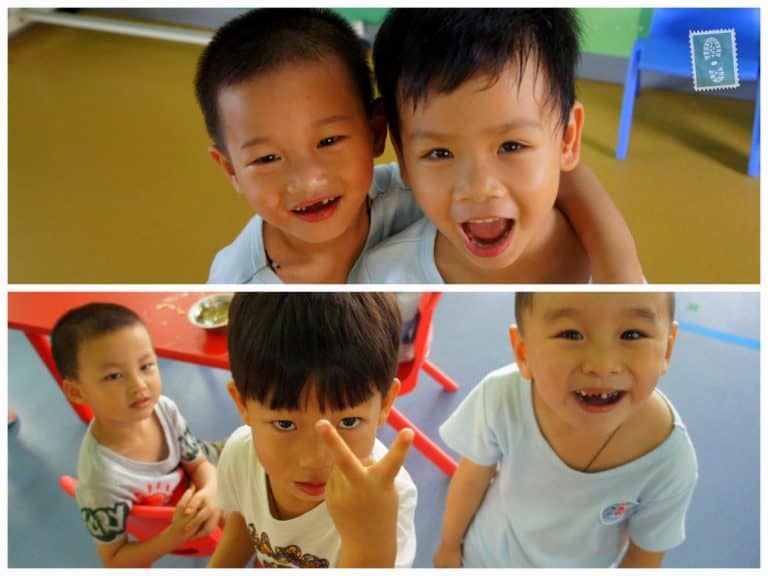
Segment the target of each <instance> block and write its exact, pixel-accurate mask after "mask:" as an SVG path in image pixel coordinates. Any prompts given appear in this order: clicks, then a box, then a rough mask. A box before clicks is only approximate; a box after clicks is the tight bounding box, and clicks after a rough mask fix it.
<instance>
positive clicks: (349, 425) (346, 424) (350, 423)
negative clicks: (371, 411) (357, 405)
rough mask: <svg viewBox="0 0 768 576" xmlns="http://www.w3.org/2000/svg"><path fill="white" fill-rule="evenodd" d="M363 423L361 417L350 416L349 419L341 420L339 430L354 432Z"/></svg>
mask: <svg viewBox="0 0 768 576" xmlns="http://www.w3.org/2000/svg"><path fill="white" fill-rule="evenodd" d="M362 421H363V419H362V418H360V417H359V416H348V417H347V418H342V419H341V420H339V428H341V429H342V430H353V429H354V428H357V427H358V426H359V425H360V422H362Z"/></svg>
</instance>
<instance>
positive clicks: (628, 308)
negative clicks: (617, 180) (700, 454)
mask: <svg viewBox="0 0 768 576" xmlns="http://www.w3.org/2000/svg"><path fill="white" fill-rule="evenodd" d="M515 309H516V318H517V326H514V325H513V326H512V327H511V328H510V339H511V343H512V348H513V350H514V354H515V359H516V361H517V365H514V364H513V365H509V366H506V367H503V368H500V369H498V370H496V371H494V372H491V373H490V374H489V375H488V376H486V378H485V379H484V380H483V381H482V382H481V383H480V384H479V385H478V386H477V387H476V388H475V389H473V390H472V391H471V392H470V393H469V395H468V396H467V397H466V398H465V399H464V401H463V402H462V403H461V405H460V406H459V407H458V408H457V409H456V411H455V412H454V414H453V415H452V416H451V417H450V418H449V419H448V420H447V421H446V422H445V423H444V424H443V425H442V426H441V428H440V434H441V436H442V437H443V440H445V442H446V443H447V444H448V445H449V446H450V447H451V448H453V449H454V450H456V451H457V452H459V453H460V454H461V461H460V463H459V466H458V469H457V470H456V473H455V474H454V476H453V478H452V479H451V485H450V487H449V489H448V496H447V502H446V508H445V513H444V517H443V532H442V539H441V543H440V547H439V549H438V550H437V552H436V554H435V565H436V566H438V567H458V566H461V565H463V566H468V567H497V568H499V567H502V568H519V567H548V568H566V567H569V568H596V567H609V566H620V567H646V568H651V567H658V566H660V565H661V563H662V560H663V558H664V554H665V552H666V551H667V550H669V549H671V548H674V547H675V546H678V545H679V544H680V543H682V542H683V540H684V539H685V515H686V511H687V509H688V505H689V504H690V501H691V497H692V494H693V490H694V488H695V485H696V482H697V478H698V471H697V462H696V454H695V452H694V449H693V445H692V444H691V440H690V438H689V436H688V433H687V431H686V428H685V425H684V424H683V422H682V420H681V418H680V415H679V414H678V413H677V411H676V410H675V408H674V407H673V406H672V403H671V402H670V401H669V399H668V398H667V397H666V396H665V395H664V394H662V393H661V391H660V390H658V389H657V384H658V381H659V379H660V377H661V376H662V375H663V374H664V373H666V371H667V368H668V367H669V361H670V358H671V355H672V347H673V344H674V342H675V338H676V335H677V323H675V322H674V295H673V294H663V293H649V292H646V293H617V292H614V293H609V294H601V293H567V292H563V293H536V294H530V293H522V294H517V296H516V302H515ZM469 429H474V433H468V430H469Z"/></svg>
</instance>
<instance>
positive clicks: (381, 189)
mask: <svg viewBox="0 0 768 576" xmlns="http://www.w3.org/2000/svg"><path fill="white" fill-rule="evenodd" d="M368 198H369V200H370V206H371V212H370V216H371V223H370V228H369V230H368V238H367V240H366V242H365V246H364V247H363V250H362V252H361V253H360V255H359V256H358V258H357V260H356V261H355V264H354V266H353V267H352V270H351V271H350V273H349V277H348V278H349V280H348V281H349V282H356V281H358V280H357V278H358V277H359V275H360V273H359V268H360V265H361V263H362V259H363V256H364V255H365V253H366V252H367V251H368V250H370V249H371V248H373V247H374V246H376V245H377V244H379V243H381V242H382V241H383V240H385V239H386V238H389V237H390V236H392V235H393V234H396V233H398V232H399V231H401V230H403V229H404V228H406V227H407V226H408V225H410V224H412V223H413V222H415V221H416V220H418V219H419V218H421V216H422V212H421V210H420V209H419V207H418V205H417V204H416V201H415V200H414V198H413V193H412V192H411V190H410V188H408V186H406V184H405V183H404V182H403V181H402V180H401V179H400V171H399V170H398V167H397V164H396V163H390V164H380V165H377V166H375V167H374V171H373V181H372V182H371V188H370V190H369V191H368ZM262 222H263V221H262V219H261V216H259V215H256V216H254V217H253V218H251V219H250V221H249V222H248V224H246V225H245V228H243V230H242V231H241V232H240V234H239V235H238V236H237V238H235V240H234V242H232V244H230V245H229V246H227V247H226V248H223V249H221V250H220V251H219V253H218V254H216V257H215V258H214V260H213V264H211V269H210V272H209V274H208V283H209V284H211V283H218V284H259V283H261V284H279V283H282V280H280V278H279V277H278V275H277V274H275V272H274V270H272V268H270V266H269V263H268V262H267V255H266V252H265V251H264V240H263V235H262Z"/></svg>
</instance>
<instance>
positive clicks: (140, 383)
mask: <svg viewBox="0 0 768 576" xmlns="http://www.w3.org/2000/svg"><path fill="white" fill-rule="evenodd" d="M129 378H130V383H131V393H132V394H136V393H138V392H144V391H145V390H147V389H148V388H149V383H148V382H147V381H146V379H145V378H144V377H143V375H141V374H131V375H130V376H129Z"/></svg>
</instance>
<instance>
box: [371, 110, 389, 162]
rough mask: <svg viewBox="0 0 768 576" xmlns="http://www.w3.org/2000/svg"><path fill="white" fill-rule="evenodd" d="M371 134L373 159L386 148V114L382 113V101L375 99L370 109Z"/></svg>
mask: <svg viewBox="0 0 768 576" xmlns="http://www.w3.org/2000/svg"><path fill="white" fill-rule="evenodd" d="M371 133H372V134H373V157H374V158H378V157H379V156H381V155H382V154H384V148H386V146H387V113H386V112H385V111H384V101H383V100H382V99H381V98H376V100H374V101H373V105H372V107H371Z"/></svg>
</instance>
